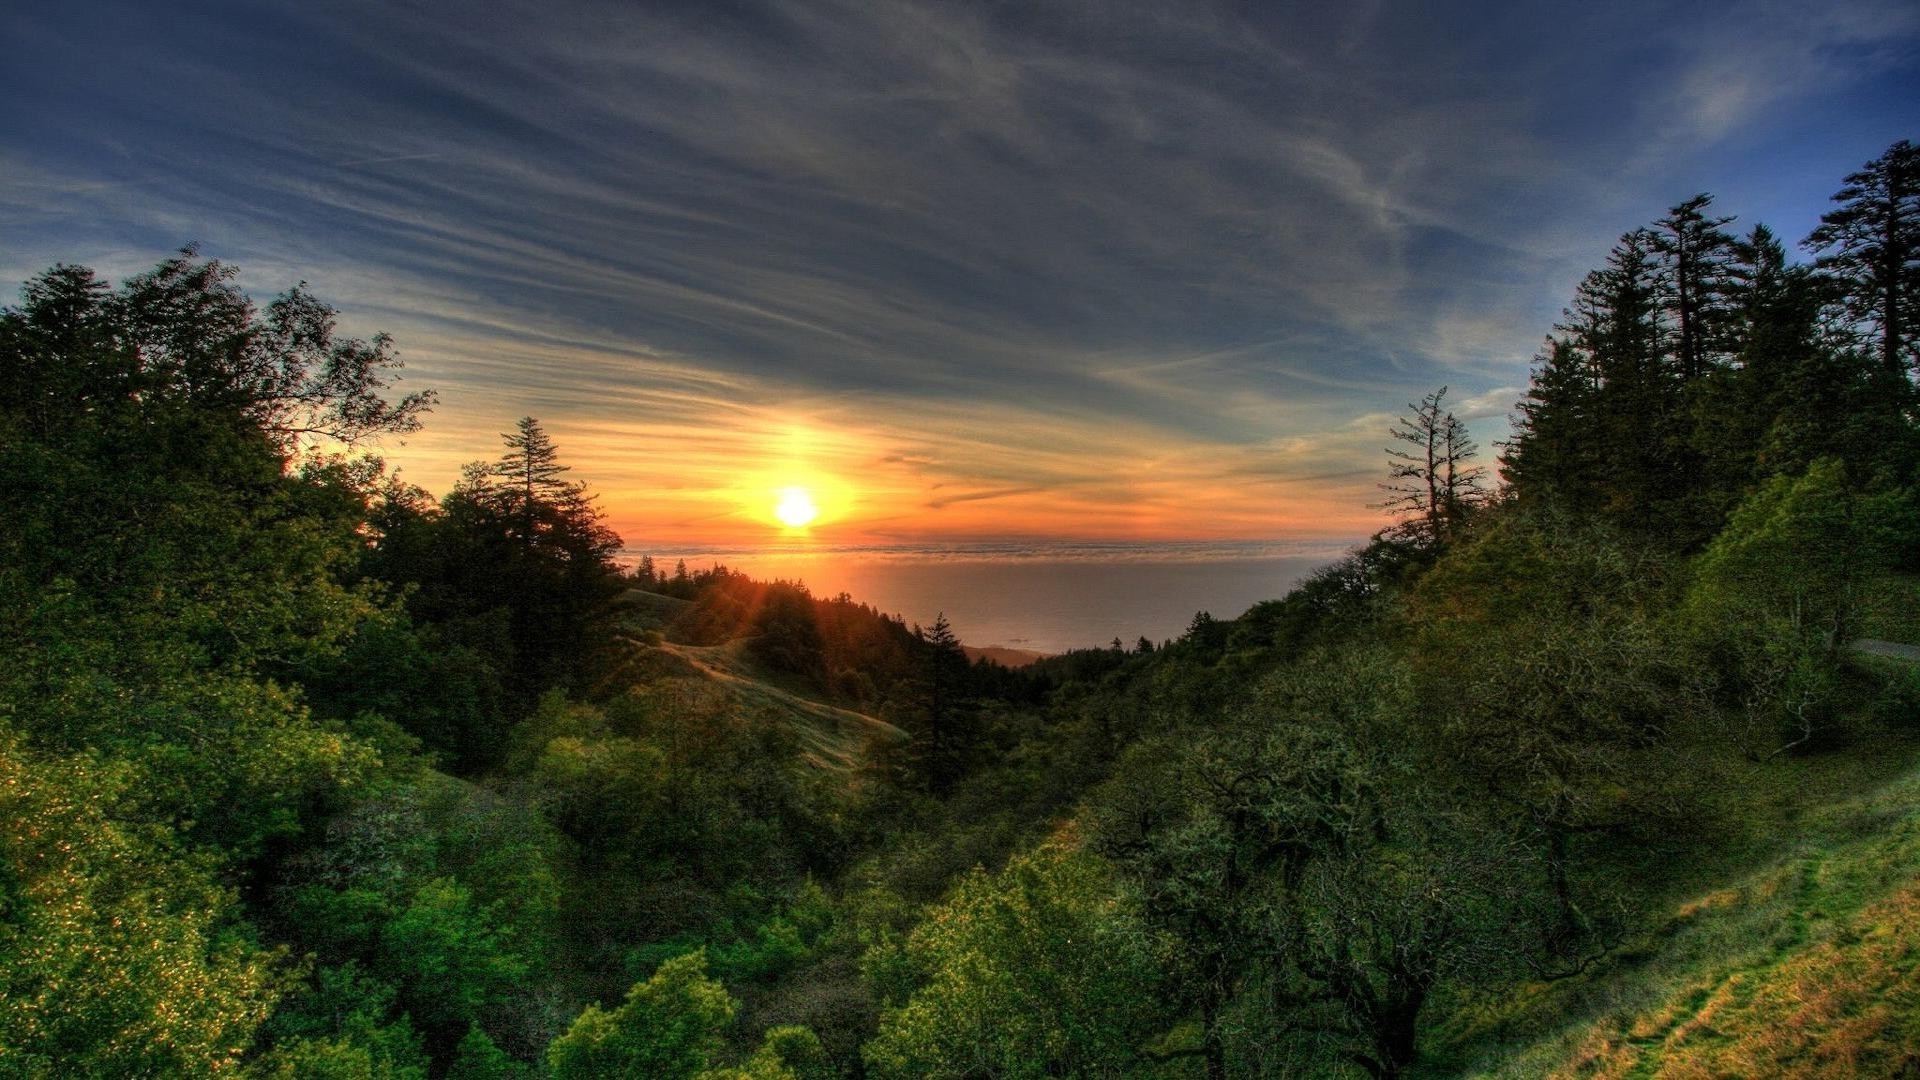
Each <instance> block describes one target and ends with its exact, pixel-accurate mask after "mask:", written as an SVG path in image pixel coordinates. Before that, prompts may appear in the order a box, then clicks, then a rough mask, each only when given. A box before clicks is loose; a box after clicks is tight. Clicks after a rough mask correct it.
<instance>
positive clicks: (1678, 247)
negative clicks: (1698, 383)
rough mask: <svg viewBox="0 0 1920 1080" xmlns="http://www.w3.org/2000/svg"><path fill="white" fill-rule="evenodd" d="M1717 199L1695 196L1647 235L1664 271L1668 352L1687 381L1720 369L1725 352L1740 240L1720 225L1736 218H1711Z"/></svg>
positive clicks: (1661, 277) (1662, 284)
mask: <svg viewBox="0 0 1920 1080" xmlns="http://www.w3.org/2000/svg"><path fill="white" fill-rule="evenodd" d="M1712 202H1713V196H1711V195H1707V194H1700V195H1695V196H1694V197H1693V198H1691V199H1688V200H1687V201H1686V202H1683V203H1681V204H1680V205H1678V206H1676V207H1674V208H1673V209H1671V210H1669V211H1668V212H1667V216H1666V217H1664V218H1661V219H1660V220H1659V221H1657V222H1655V223H1654V224H1653V227H1652V229H1650V230H1649V231H1648V233H1647V247H1648V250H1649V252H1650V253H1651V254H1652V255H1654V256H1655V258H1656V260H1657V265H1658V267H1659V276H1658V278H1657V282H1658V286H1659V290H1660V296H1661V306H1662V307H1663V308H1664V314H1665V316H1666V320H1665V321H1666V326H1665V330H1666V335H1665V336H1666V338H1667V353H1668V355H1669V356H1670V357H1671V358H1672V363H1673V365H1674V367H1675V369H1676V370H1677V371H1678V372H1679V374H1680V378H1681V379H1682V380H1683V381H1685V382H1689V383H1691V382H1693V381H1695V380H1697V379H1699V378H1700V377H1701V376H1703V375H1705V374H1706V373H1707V371H1708V370H1709V369H1710V368H1711V367H1713V366H1714V363H1715V359H1716V357H1717V356H1719V355H1720V354H1722V353H1724V351H1725V343H1726V334H1725V326H1726V322H1727V311H1726V294H1727V290H1728V287H1729V264H1730V263H1731V261H1732V259H1733V256H1734V250H1735V249H1734V240H1733V237H1732V236H1731V235H1729V234H1728V233H1726V232H1724V231H1723V230H1722V229H1721V228H1720V226H1722V225H1725V224H1726V223H1727V222H1729V221H1732V220H1733V219H1732V218H1731V217H1708V216H1707V215H1706V214H1705V213H1704V212H1703V211H1704V210H1705V209H1706V207H1707V206H1708V204H1710V203H1712Z"/></svg>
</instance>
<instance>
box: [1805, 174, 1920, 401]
mask: <svg viewBox="0 0 1920 1080" xmlns="http://www.w3.org/2000/svg"><path fill="white" fill-rule="evenodd" d="M1833 201H1834V202H1837V203H1839V204H1840V206H1839V207H1838V208H1837V209H1834V210H1830V211H1828V212H1827V213H1826V214H1824V215H1822V216H1821V218H1820V225H1819V227H1818V228H1815V229H1814V230H1813V232H1811V233H1809V234H1808V235H1807V239H1806V243H1805V247H1806V248H1807V249H1808V250H1809V251H1813V252H1816V253H1820V258H1819V260H1818V261H1817V263H1816V264H1815V265H1817V266H1818V267H1819V268H1820V269H1821V270H1823V271H1825V272H1826V273H1828V274H1829V275H1831V276H1832V278H1833V279H1834V280H1835V281H1836V282H1838V283H1839V284H1840V285H1841V287H1842V289H1843V290H1844V299H1843V301H1842V303H1843V306H1844V308H1845V311H1846V314H1847V316H1848V317H1849V318H1851V319H1853V320H1854V321H1855V322H1857V323H1861V324H1864V325H1866V326H1868V327H1870V328H1872V332H1873V334H1874V336H1875V337H1876V338H1877V339H1878V340H1877V342H1876V344H1877V346H1878V349H1879V353H1880V362H1881V364H1882V365H1883V366H1884V367H1885V368H1886V369H1887V370H1888V371H1889V372H1894V373H1899V374H1905V373H1906V371H1907V369H1908V368H1909V367H1913V366H1915V365H1920V147H1916V146H1914V145H1913V143H1911V142H1909V141H1908V140H1906V139H1902V140H1900V141H1899V142H1897V143H1894V144H1893V145H1892V146H1890V147H1888V148H1887V151H1886V153H1884V154H1881V155H1880V156H1879V157H1877V158H1875V159H1874V160H1872V161H1869V162H1867V165H1866V167H1865V168H1864V169H1861V170H1860V171H1859V172H1856V173H1853V174H1851V175H1849V176H1848V177H1847V179H1846V186H1845V187H1842V188H1841V189H1840V190H1839V191H1838V192H1835V193H1834V196H1833Z"/></svg>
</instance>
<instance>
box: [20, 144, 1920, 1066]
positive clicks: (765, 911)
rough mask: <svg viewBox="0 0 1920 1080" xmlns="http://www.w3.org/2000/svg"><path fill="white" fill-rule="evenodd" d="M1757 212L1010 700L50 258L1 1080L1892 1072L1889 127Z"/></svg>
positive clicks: (1893, 471) (175, 290) (334, 351)
mask: <svg viewBox="0 0 1920 1080" xmlns="http://www.w3.org/2000/svg"><path fill="white" fill-rule="evenodd" d="M1731 226H1732V220H1731V219H1730V218H1728V217H1725V216H1723V215H1722V214H1721V213H1720V212H1719V210H1718V209H1717V208H1716V207H1715V206H1714V205H1713V203H1712V202H1711V200H1710V199H1708V198H1707V197H1706V196H1704V195H1702V196H1696V197H1694V198H1691V199H1687V200H1686V201H1684V202H1682V203H1680V204H1679V205H1677V206H1676V207H1674V209H1673V210H1672V211H1671V212H1670V213H1669V214H1668V215H1667V216H1666V217H1664V218H1662V219H1661V220H1660V221H1658V222H1655V223H1652V224H1651V225H1648V226H1646V227H1644V228H1639V229H1635V230H1633V231H1631V232H1629V233H1627V234H1626V235H1625V236H1623V237H1622V239H1621V240H1620V242H1619V244H1618V245H1617V246H1616V247H1615V248H1614V249H1613V251H1612V252H1610V253H1608V254H1607V255H1606V257H1605V260H1604V265H1602V266H1601V268H1599V269H1597V270H1595V271H1594V272H1593V273H1592V274H1590V275H1589V276H1588V277H1587V278H1586V280H1585V281H1584V282H1582V284H1581V285H1580V287H1579V290H1578V292H1577V294H1576V296H1575V297H1574V298H1573V300H1572V302H1571V304H1570V306H1569V307H1568V309H1567V312H1566V314H1565V317H1564V319H1563V320H1562V322H1561V324H1560V325H1559V326H1557V327H1555V328H1554V329H1553V332H1552V334H1551V336H1550V337H1549V338H1548V339H1547V342H1546V344H1545V346H1544V348H1543V350H1542V352H1541V354H1540V357H1539V360H1538V363H1537V366H1536V369H1535V371H1534V373H1533V380H1532V385H1531V388H1530V390H1529V391H1528V393H1527V396H1526V399H1525V400H1524V401H1522V402H1520V403H1518V405H1517V413H1516V423H1515V430H1514V432H1513V435H1512V437H1511V439H1510V440H1509V441H1505V442H1503V444H1502V445H1500V446H1499V447H1497V448H1494V449H1495V450H1497V460H1484V459H1483V456H1482V455H1481V454H1480V452H1479V450H1478V448H1476V447H1475V446H1473V444H1472V443H1471V441H1470V440H1469V439H1468V437H1467V435H1466V431H1465V428H1464V425H1462V424H1461V423H1460V421H1459V420H1458V419H1456V418H1455V417H1454V416H1453V415H1452V414H1451V413H1450V412H1448V410H1447V407H1446V400H1447V399H1446V396H1445V391H1444V390H1441V391H1436V392H1435V393H1433V394H1430V395H1428V396H1427V397H1425V398H1423V399H1422V400H1420V401H1419V402H1415V403H1411V404H1410V405H1409V406H1408V410H1409V411H1408V413H1407V415H1406V417H1405V418H1404V419H1403V420H1402V422H1401V423H1400V425H1399V426H1398V427H1397V428H1396V429H1395V430H1394V431H1392V432H1382V433H1381V435H1382V439H1383V441H1390V442H1391V443H1392V446H1393V450H1394V452H1393V454H1392V455H1391V456H1390V457H1388V458H1387V460H1386V461H1385V462H1383V465H1382V479H1383V486H1384V487H1385V489H1386V494H1385V497H1384V500H1383V501H1384V503H1385V505H1386V506H1387V507H1388V509H1390V510H1391V511H1392V512H1393V515H1394V517H1393V524H1391V525H1390V526H1389V527H1388V528H1386V529H1384V530H1383V531H1382V532H1381V533H1380V534H1379V535H1378V536H1376V537H1375V538H1374V539H1373V541H1372V542H1370V543H1369V544H1367V545H1366V546H1365V547H1363V548H1361V549H1359V550H1356V551H1354V552H1352V553H1351V554H1350V555H1348V556H1347V557H1346V558H1344V559H1342V560H1340V561H1339V562H1337V563H1335V564H1333V565H1331V566H1329V567H1327V568H1325V569H1324V570H1322V571H1320V572H1319V573H1317V574H1315V575H1314V576H1312V577H1311V578H1310V579H1309V580H1307V581H1306V582H1304V583H1303V584H1302V585H1300V586H1299V587H1298V588H1296V589H1294V590H1293V591H1292V592H1291V593H1289V594H1288V595H1286V596H1285V597H1284V598H1280V599H1275V600H1271V601H1268V602H1265V603H1261V604H1258V605H1256V606H1254V607H1253V608H1252V609H1250V610H1249V611H1247V612H1245V613H1244V614H1242V615H1241V616H1239V617H1238V618H1234V619H1224V618H1223V619H1215V618H1211V617H1209V616H1206V615H1204V614H1203V615H1200V616H1197V617H1196V618H1195V620H1194V622H1193V624H1192V625H1191V627H1190V628H1189V629H1188V631H1187V632H1186V633H1185V634H1184V635H1183V636H1182V637H1181V638H1180V639H1179V640H1177V641H1174V642H1170V643H1167V644H1165V645H1163V646H1160V647H1155V646H1154V645H1153V644H1152V643H1150V642H1146V641H1144V640H1143V641H1142V642H1140V643H1139V644H1138V645H1137V646H1135V647H1134V648H1131V649H1126V648H1120V647H1115V648H1112V649H1092V650H1084V651H1080V652H1075V653H1070V654H1068V655H1065V656H1061V657H1052V658H1047V659H1042V660H1039V661H1036V662H1034V663H1032V664H1030V665H1028V666H1026V667H1023V668H1021V669H1018V670H1008V669H1006V668H1003V667H1000V666H997V665H994V664H992V663H988V662H971V661H969V659H968V657H967V655H966V653H965V652H964V650H963V648H962V646H961V643H960V642H959V641H958V640H956V638H955V636H954V634H953V631H952V629H951V628H950V627H949V626H948V625H947V624H946V622H945V620H944V619H941V620H938V621H936V622H935V623H934V624H933V625H931V626H927V627H917V626H908V625H906V624H905V623H904V622H902V621H901V620H899V619H898V618H895V617H891V616H889V615H886V614H885V613H882V612H878V611H875V610H873V609H872V608H870V607H867V606H865V605H863V604H862V603H860V602H859V601H858V599H857V598H852V597H847V596H839V597H833V598H825V597H817V596H814V595H812V594H811V593H810V592H809V591H808V590H807V589H806V587H805V586H804V585H802V584H800V583H795V582H759V581H754V580H751V579H749V578H747V577H745V576H743V575H740V574H737V573H733V572H730V571H728V570H727V569H726V568H724V567H711V568H696V569H692V570H689V569H688V568H686V567H684V566H681V567H677V568H674V569H673V570H671V571H664V570H663V569H662V568H658V567H655V566H654V565H653V563H652V561H651V560H646V561H644V562H642V563H641V564H640V565H638V566H635V567H631V568H623V567H621V566H619V565H617V564H616V563H615V561H614V556H615V554H616V553H617V552H618V551H619V550H620V543H621V542H620V539H619V537H617V536H615V535H614V534H613V533H612V532H611V531H610V530H609V529H608V527H607V525H606V523H605V519H604V517H603V515H602V513H601V511H600V510H599V509H598V507H597V505H596V503H595V501H594V498H593V496H592V494H591V492H589V491H588V490H587V489H586V488H585V487H584V486H583V485H582V484H580V483H578V482H576V481H574V480H572V479H571V478H570V475H569V472H568V470H567V466H566V464H565V459H564V454H563V450H562V448H558V447H556V446H555V445H554V444H553V442H552V440H551V439H550V438H549V437H548V436H547V434H546V432H545V431H544V430H543V429H542V428H541V426H540V424H539V423H538V422H537V421H536V420H534V419H532V418H527V419H522V420H520V421H519V422H518V424H517V426H515V427H514V428H513V430H512V431H511V432H509V433H507V434H505V435H504V436H503V443H502V447H501V451H500V456H499V457H498V458H497V459H496V460H494V461H491V462H481V463H476V464H474V465H472V466H470V467H468V469H467V470H466V472H465V475H464V477H463V479H462V480H461V482H460V483H459V484H458V485H457V486H456V487H455V488H454V489H453V490H451V491H449V492H446V493H443V494H440V495H438V496H435V495H433V494H431V493H428V492H425V491H422V490H420V489H418V488H415V487H412V486H410V485H408V484H406V483H405V482H403V481H402V480H401V479H399V478H398V477H397V476H395V475H393V474H391V473H390V472H389V471H388V470H387V469H386V468H385V466H384V465H383V464H382V463H381V461H380V460H379V459H378V458H377V457H374V456H371V454H370V452H371V451H375V450H377V448H378V446H379V444H380V440H381V439H382V438H387V437H396V436H402V435H405V434H406V433H408V432H410V431H413V430H415V429H416V428H417V427H418V426H419V425H420V424H421V423H422V422H423V421H425V420H426V419H427V417H428V413H429V410H430V408H431V406H432V403H433V401H432V395H431V394H430V393H424V392H423V393H413V394H409V395H399V394H397V393H396V390H397V377H398V374H399V370H400V365H399V362H398V359H397V355H396V353H395V351H394V348H393V346H392V344H391V343H389V342H388V341H387V340H385V339H384V338H375V339H373V340H371V341H360V340H352V339H348V338H345V337H343V336H341V335H340V334H339V333H338V332H337V331H336V327H335V321H334V312H333V311H332V310H331V309H330V308H328V307H327V306H326V305H325V304H323V303H321V302H320V301H318V300H316V299H315V298H314V297H312V296H311V295H309V294H307V293H305V292H304V291H299V290H296V291H294V292H292V293H289V294H287V295H284V296H282V297H279V298H277V299H275V300H273V301H271V302H269V303H267V304H265V305H264V306H261V305H256V304H255V303H254V302H253V301H252V300H250V299H249V298H248V297H246V296H245V295H244V294H242V293H241V292H240V291H239V290H238V289H237V288H236V287H235V285H234V284H233V279H232V272H231V270H230V269H229V268H226V267H223V266H221V265H220V264H218V263H216V262H213V261H210V260H206V259H203V258H201V257H199V256H198V254H197V253H195V252H193V251H191V250H188V251H186V252H183V253H182V254H181V255H179V256H178V257H175V258H173V259H170V260H168V261H166V262H164V263H162V264H161V265H160V266H159V267H157V268H156V269H155V270H153V271H151V272H149V273H147V274H144V275H141V276H139V277H136V278H133V279H132V280H129V281H127V282H125V283H123V284H122V285H120V286H117V287H116V286H113V285H111V284H109V283H107V282H103V281H101V280H99V279H98V278H97V277H96V276H95V275H93V274H92V273H91V272H89V271H87V270H84V269H81V268H77V267H70V266H60V267H55V268H53V269H52V270H49V271H47V272H46V273H44V274H42V275H41V276H39V277H37V278H35V279H34V280H32V281H30V282H28V283H27V284H26V286H25V287H24V289H23V291H22V295H21V300H20V302H19V304H18V305H17V306H15V307H12V308H9V309H7V310H6V312H5V313H4V315H3V316H0V456H3V457H4V461H5V468H4V469H3V470H0V496H3V497H4V506H5V508H6V519H7V525H6V528H5V529H4V531H0V804H4V807H3V809H4V812H0V1076H6V1077H93V1076H98V1077H122V1076H153V1077H166V1076H205V1075H245V1076H260V1077H337V1078H361V1077H459V1078H481V1077H487V1078H504V1077H535V1076H542V1077H544V1076H555V1077H623V1076H631V1077H653V1078H663V1080H664V1078H684V1080H693V1078H701V1080H746V1078H752V1080H783V1078H784V1080H826V1078H831V1077H863V1078H876V1080H878V1078H903V1080H904V1078H914V1077H952V1078H973V1077H996V1078H1015V1077H1034V1078H1039V1077H1146V1078H1153V1077H1160V1078H1189V1077H1191V1078H1200V1077H1205V1078H1207V1080H1220V1078H1226V1077H1235V1078H1280V1077H1310V1076H1345V1075H1354V1076H1372V1077H1395V1076H1410V1075H1419V1076H1453V1075H1483V1074H1492V1075H1509V1076H1535V1075H1548V1074H1552V1075H1565V1076H1592V1075H1603V1076H1628V1075H1636V1076H1644V1075H1655V1074H1662V1073H1663V1071H1664V1073H1665V1074H1670V1075H1769V1074H1778V1075H1805V1076H1834V1077H1840V1076H1894V1075H1911V1072H1912V1070H1913V1069H1915V1068H1920V936H1917V935H1916V933H1915V931H1914V927H1915V925H1916V923H1915V918H1914V916H1915V912H1916V905H1917V904H1920V901H1916V895H1920V894H1917V893H1916V890H1917V889H1920V846H1917V845H1916V843H1915V836H1916V835H1920V833H1917V832H1916V830H1917V829H1920V816H1917V815H1916V811H1915V809H1914V807H1915V802H1914V794H1915V792H1916V790H1920V664H1916V663H1914V662H1912V661H1908V660H1904V659H1901V658H1899V657H1898V656H1885V655H1880V654H1877V653H1874V652H1870V651H1862V650H1861V649H1859V648H1856V643H1858V642H1861V641H1863V640H1869V641H1888V642H1894V643H1904V644H1908V645H1914V644H1920V543H1916V541H1915V537H1917V536H1920V393H1917V392H1916V380H1917V379H1920V150H1916V148H1915V147H1913V146H1912V145H1911V144H1909V143H1905V142H1902V143H1899V144H1896V145H1895V146H1893V147H1891V148H1890V149H1889V150H1888V151H1887V152H1886V153H1885V154H1884V155H1883V156H1881V157H1880V158H1878V159H1876V160H1875V161H1874V162H1872V163H1870V164H1869V165H1868V166H1867V167H1866V168H1865V169H1863V171H1861V172H1860V173H1857V174H1855V175H1853V176H1850V177H1847V178H1846V179H1845V181H1844V184H1843V186H1842V187H1841V189H1840V191H1839V193H1838V194H1837V195H1836V196H1835V200H1834V202H1833V204H1832V206H1831V207H1830V208H1829V211H1828V213H1827V214H1826V216H1825V218H1824V223H1823V224H1822V225H1821V226H1820V227H1819V228H1818V229H1817V230H1815V231H1814V233H1813V234H1812V235H1811V236H1809V237H1808V238H1807V239H1806V240H1805V242H1804V244H1803V248H1804V250H1805V251H1806V252H1807V254H1808V256H1809V258H1808V259H1807V260H1805V261H1802V260H1799V259H1796V258H1795V257H1793V256H1792V254H1791V253H1790V251H1789V249H1788V247H1787V246H1786V245H1785V243H1784V242H1783V241H1782V240H1780V239H1779V238H1777V237H1775V236H1774V235H1773V234H1772V233H1770V232H1769V231H1768V230H1767V229H1766V228H1764V227H1763V226H1754V227H1752V228H1749V229H1744V230H1743V231H1737V232H1736V231H1734V230H1733V229H1732V228H1731ZM502 422H503V425H504V424H505V423H506V422H507V421H506V420H505V419H503V421H502ZM1116 645H1117V643H1116ZM1888 651H1891V652H1895V653H1897V652H1898V651H1899V650H1884V649H1883V650H1881V652H1888Z"/></svg>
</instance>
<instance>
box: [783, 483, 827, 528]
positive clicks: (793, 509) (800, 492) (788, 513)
mask: <svg viewBox="0 0 1920 1080" xmlns="http://www.w3.org/2000/svg"><path fill="white" fill-rule="evenodd" d="M819 513H820V511H819V509H818V508H816V507H815V506H814V505H813V496H812V495H810V494H808V493H807V489H806V488H787V489H786V490H784V491H782V492H781V493H780V504H779V505H778V506H775V507H774V508H773V516H774V517H777V518H779V519H780V524H782V525H785V526H786V527H787V528H789V529H798V528H801V527H803V526H805V525H806V524H807V523H808V522H810V521H812V520H813V519H814V518H815V517H817V516H819Z"/></svg>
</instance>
